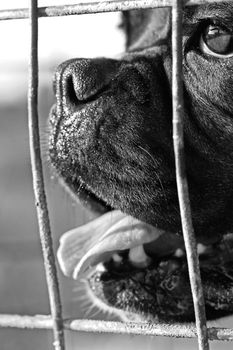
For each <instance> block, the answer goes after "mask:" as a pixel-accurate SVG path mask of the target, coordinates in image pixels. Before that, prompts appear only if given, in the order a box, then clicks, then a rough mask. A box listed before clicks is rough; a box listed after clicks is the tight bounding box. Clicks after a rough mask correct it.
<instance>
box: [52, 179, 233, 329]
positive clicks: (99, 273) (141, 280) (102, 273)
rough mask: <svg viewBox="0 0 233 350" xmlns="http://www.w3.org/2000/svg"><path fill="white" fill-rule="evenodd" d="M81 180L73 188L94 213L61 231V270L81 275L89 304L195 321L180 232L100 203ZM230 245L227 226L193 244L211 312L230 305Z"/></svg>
mask: <svg viewBox="0 0 233 350" xmlns="http://www.w3.org/2000/svg"><path fill="white" fill-rule="evenodd" d="M80 188H82V191H81V192H80V191H79V194H77V193H76V195H78V196H80V197H81V201H82V203H83V204H84V205H85V206H88V207H89V209H90V208H92V209H94V211H95V212H99V217H98V218H97V219H96V220H94V221H92V222H90V223H88V224H86V225H84V226H82V227H80V228H77V229H74V230H72V231H70V232H68V233H66V234H65V235H64V236H63V237H62V239H61V243H60V248H59V251H58V258H59V262H60V266H61V268H62V270H63V272H64V273H65V274H66V275H69V276H72V277H73V278H75V279H76V278H79V277H80V276H82V277H83V276H84V277H85V280H86V282H87V289H88V295H89V296H90V298H91V299H92V301H93V302H94V304H95V305H96V306H98V307H99V308H100V309H102V310H103V311H108V312H110V313H112V314H114V315H115V316H117V317H119V318H120V319H122V320H123V321H148V322H158V321H162V322H189V321H194V310H193V301H192V294H191V289H190V283H189V275H188V268H187V261H186V255H185V249H184V242H183V239H182V237H181V236H180V235H176V233H175V232H172V233H171V232H168V231H164V230H163V228H155V227H153V226H151V225H149V224H146V223H143V222H141V221H139V220H137V219H135V218H133V217H130V216H128V215H125V214H123V213H122V212H120V211H119V210H117V208H111V207H109V206H107V205H105V203H104V201H103V200H102V199H100V198H98V197H97V196H96V195H95V194H94V193H91V192H90V191H89V190H88V189H87V188H86V187H85V184H82V186H81V187H80ZM101 230H102V231H101ZM100 231H101V232H102V233H101V234H100ZM95 236H96V237H97V239H96V240H95ZM124 237H126V239H125V240H124ZM90 241H91V242H90ZM123 241H124V242H123ZM80 243H81V245H82V248H81V249H82V250H83V247H84V252H80V248H78V247H79V246H80ZM77 249H78V250H79V251H78V252H77ZM232 249H233V234H230V233H226V234H225V235H223V237H222V238H221V240H218V241H216V240H215V241H213V240H212V241H211V240H209V242H208V241H207V240H206V241H205V244H203V243H199V244H198V252H199V258H200V267H201V275H202V282H203V288H204V295H205V301H206V313H207V318H208V319H209V320H211V319H216V318H219V317H222V316H225V315H228V314H231V313H232V312H233V307H232V305H233V304H232V301H233V296H232V292H231V290H232V283H233V257H232ZM72 259H73V260H72ZM80 261H81V262H80Z"/></svg>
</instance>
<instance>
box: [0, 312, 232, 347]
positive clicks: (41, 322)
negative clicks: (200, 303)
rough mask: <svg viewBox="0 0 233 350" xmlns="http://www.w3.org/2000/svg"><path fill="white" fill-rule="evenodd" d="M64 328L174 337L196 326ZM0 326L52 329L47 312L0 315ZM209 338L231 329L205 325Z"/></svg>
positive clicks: (225, 336)
mask: <svg viewBox="0 0 233 350" xmlns="http://www.w3.org/2000/svg"><path fill="white" fill-rule="evenodd" d="M63 325H64V329H66V330H71V331H79V332H94V333H112V334H130V335H150V336H167V337H174V338H196V337H197V333H196V328H195V326H192V325H182V324H173V325H169V324H151V323H134V322H130V323H123V322H112V321H99V320H79V319H65V320H64V321H63ZM0 328H18V329H53V319H52V318H51V317H50V316H47V315H36V316H27V315H24V316H21V315H11V314H0ZM208 336H209V339H210V340H222V341H223V340H224V341H233V329H230V328H216V327H211V328H208Z"/></svg>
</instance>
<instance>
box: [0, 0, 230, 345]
mask: <svg viewBox="0 0 233 350" xmlns="http://www.w3.org/2000/svg"><path fill="white" fill-rule="evenodd" d="M63 3H64V2H63V1H61V0H56V1H55V0H50V1H49V0H47V1H39V5H40V6H46V5H56V4H63ZM68 3H69V4H71V3H75V1H72V0H69V1H68ZM27 5H28V1H26V0H8V1H5V2H4V1H2V0H1V2H0V9H4V8H5V9H6V8H15V7H17V8H19V7H27ZM119 23H120V14H119V13H112V14H98V15H82V16H70V17H61V18H51V19H48V18H44V19H40V20H39V58H40V95H39V114H40V132H41V141H42V142H41V143H42V151H43V161H44V171H45V178H46V189H47V195H48V204H49V211H50V218H51V226H52V233H53V238H54V247H55V249H57V247H58V240H59V237H60V236H61V234H62V233H64V232H66V231H67V230H69V229H71V228H74V227H75V226H77V225H80V224H82V223H85V222H87V221H89V220H90V218H91V214H90V213H89V212H87V211H86V210H85V209H83V208H82V207H81V206H80V205H78V204H77V203H76V202H74V201H72V199H71V198H70V197H69V195H68V194H67V193H66V192H65V191H64V189H62V188H61V187H60V186H59V184H58V183H57V181H56V180H55V179H54V178H53V176H52V173H51V170H50V169H49V164H48V161H47V155H46V149H47V136H48V135H47V118H48V114H49V110H50V107H51V105H52V104H53V102H54V97H53V93H52V77H53V72H54V70H55V67H56V65H57V64H59V63H61V62H62V61H64V60H66V59H69V58H72V57H95V56H108V57H114V56H115V55H117V54H119V53H121V52H122V51H123V49H124V36H123V33H122V32H121V30H120V29H119V28H118V26H119ZM0 48H1V54H0V313H19V314H29V315H35V314H49V304H48V295H47V287H46V282H45V275H44V268H43V261H42V256H41V249H40V243H39V239H38V227H37V220H36V213H35V209H34V198H33V192H32V179H31V169H30V161H29V149H28V134H27V105H26V101H27V67H28V53H29V24H28V21H27V20H15V21H4V22H3V21H2V22H0ZM59 278H60V285H61V292H62V302H63V311H64V316H65V317H72V318H83V317H88V318H97V319H98V318H103V317H105V316H103V315H102V314H101V313H100V312H98V310H96V309H94V310H93V309H91V308H90V304H89V305H88V306H86V300H85V297H84V298H83V295H82V294H83V293H82V290H81V291H80V286H79V285H78V284H77V282H74V281H71V280H69V279H68V278H65V277H64V276H63V275H62V274H60V273H59ZM214 325H216V326H223V327H224V326H226V327H232V326H233V322H232V320H231V319H230V318H228V319H224V320H220V321H218V322H216V323H215V324H214ZM66 340H67V350H73V349H85V350H86V349H93V348H94V349H95V350H98V349H101V350H104V349H110V348H111V349H120V347H124V348H128V349H134V350H137V349H141V348H142V347H143V349H144V350H149V349H154V348H157V349H160V350H163V349H169V350H170V349H177V350H178V349H196V348H197V343H196V341H195V340H181V339H178V340H174V339H169V338H162V337H156V338H152V337H132V336H114V335H95V334H85V333H74V332H67V333H66ZM211 348H212V349H226V350H227V349H232V344H231V343H212V346H211ZM15 349H17V350H29V349H34V350H42V349H43V350H44V349H53V346H52V336H51V332H47V331H22V330H14V329H9V330H6V329H0V350H15Z"/></svg>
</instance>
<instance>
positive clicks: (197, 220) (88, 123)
mask: <svg viewBox="0 0 233 350" xmlns="http://www.w3.org/2000/svg"><path fill="white" fill-rule="evenodd" d="M123 17H124V27H125V31H126V35H127V50H126V53H125V55H124V56H123V57H122V58H121V60H112V59H105V58H99V59H92V60H91V59H72V60H70V61H67V62H65V63H63V64H61V65H60V66H59V67H58V69H57V72H56V75H55V93H56V98H57V103H56V105H55V106H54V107H53V109H52V112H51V116H50V124H51V133H50V159H51V161H52V164H53V166H54V167H55V169H56V172H57V173H58V175H59V176H60V177H61V178H62V179H63V181H64V183H65V184H66V185H67V186H68V187H69V188H70V189H71V190H72V192H73V193H74V194H75V195H76V196H78V197H79V198H80V200H82V201H83V202H84V203H85V204H86V205H88V206H89V207H91V208H92V209H93V210H95V211H97V212H99V213H100V214H101V217H100V218H98V219H97V220H96V221H94V222H92V223H89V224H87V225H86V226H84V227H81V228H79V229H76V230H73V231H71V232H69V233H68V234H66V235H65V236H64V237H63V238H62V240H61V247H60V250H59V259H60V262H61V265H62V268H63V270H64V272H65V273H66V274H68V275H73V276H74V277H76V276H77V275H79V274H81V273H82V272H83V271H85V270H86V269H87V267H89V266H96V265H97V266H98V268H96V269H94V271H92V272H91V273H90V274H89V276H88V281H89V286H90V289H91V290H92V293H93V294H95V295H96V296H97V297H98V299H99V300H101V301H102V302H104V303H105V304H108V305H109V306H112V307H114V308H116V309H123V310H124V311H125V312H126V313H127V315H128V316H129V315H132V314H134V315H138V314H140V315H141V316H142V317H143V318H145V319H153V320H154V319H162V320H170V321H171V320H181V321H185V320H191V319H193V306H192V297H191V292H190V287H189V278H188V272H187V263H186V258H185V254H183V250H184V246H183V239H182V234H181V222H180V215H179V205H178V198H177V190H176V181H175V169H174V154H173V146H172V105H171V96H172V90H171V62H172V56H171V35H170V34H171V33H170V31H171V26H170V11H169V10H168V9H153V10H151V9H150V10H139V11H129V12H126V13H124V14H123ZM232 18H233V5H230V4H227V3H224V4H218V5H205V6H195V7H189V8H186V9H185V10H184V24H183V74H184V100H185V115H184V138H185V161H186V169H187V177H188V183H189V192H190V201H191V208H192V218H193V224H194V229H195V233H196V236H197V240H198V242H199V250H200V253H202V254H201V255H200V263H201V273H202V279H203V287H204V294H205V298H206V309H207V316H208V318H215V317H219V316H221V315H224V314H227V313H230V312H233V308H232V298H231V294H232V293H229V291H230V290H231V288H232V278H233V271H231V269H232V268H233V261H232V260H233V258H231V255H232V245H233V241H232V236H231V234H230V232H231V230H232V229H233V219H232V218H233V142H232V139H233V97H232V92H231V91H232V88H233V75H232V71H233V25H232V23H233V22H232ZM83 242H85V244H84V243H83ZM80 246H81V248H80ZM81 250H83V251H81ZM82 255H83V256H82ZM100 262H102V263H103V264H102V265H101V268H100V267H99V266H100V264H99V263H100Z"/></svg>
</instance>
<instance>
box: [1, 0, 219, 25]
mask: <svg viewBox="0 0 233 350" xmlns="http://www.w3.org/2000/svg"><path fill="white" fill-rule="evenodd" d="M221 2H223V0H187V1H186V2H185V6H193V5H201V4H203V5H204V4H213V3H221ZM172 5H173V0H123V1H121V0H112V1H100V2H93V3H79V4H77V5H62V6H47V7H40V8H38V17H57V16H70V15H81V14H91V13H101V12H116V11H127V10H133V9H146V8H153V7H168V6H172ZM28 16H29V15H28V9H27V8H18V9H9V10H1V11H0V20H10V19H24V18H28Z"/></svg>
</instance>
